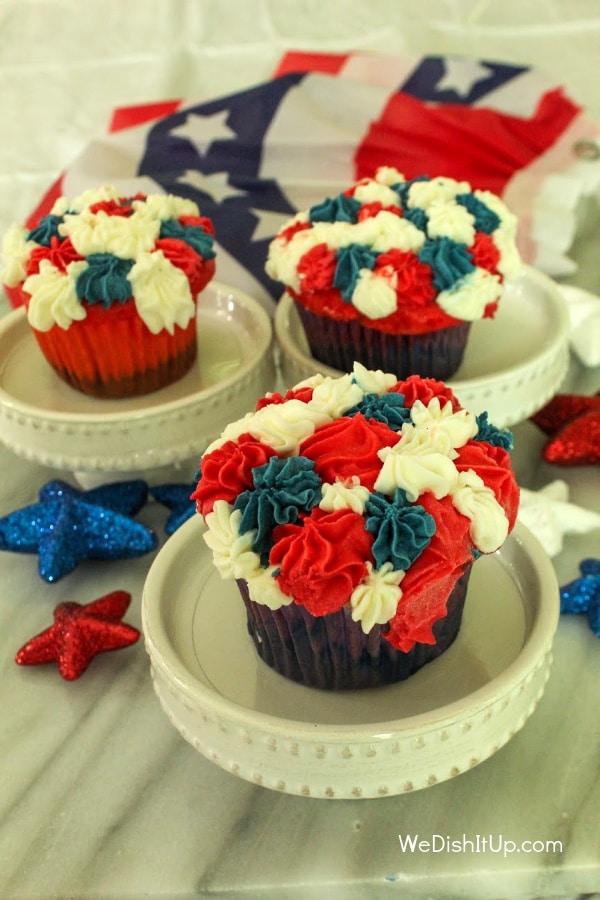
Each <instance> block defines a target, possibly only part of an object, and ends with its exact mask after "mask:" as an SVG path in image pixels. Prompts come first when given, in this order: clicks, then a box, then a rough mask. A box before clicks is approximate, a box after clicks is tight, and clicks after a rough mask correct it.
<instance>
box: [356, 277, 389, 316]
mask: <svg viewBox="0 0 600 900" xmlns="http://www.w3.org/2000/svg"><path fill="white" fill-rule="evenodd" d="M396 281H397V277H396V275H395V273H394V274H393V276H392V279H391V280H389V279H386V278H385V277H382V276H381V275H378V274H377V273H376V272H372V271H371V270H370V269H361V270H360V273H359V276H358V281H357V282H356V287H355V288H354V294H353V295H352V303H353V304H354V306H355V307H356V308H357V310H358V311H359V312H361V313H362V314H363V315H364V316H366V317H367V318H368V319H383V318H385V316H391V315H392V314H393V313H395V312H396V304H397V302H398V301H397V297H396V290H395V288H396Z"/></svg>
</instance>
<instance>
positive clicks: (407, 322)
mask: <svg viewBox="0 0 600 900" xmlns="http://www.w3.org/2000/svg"><path fill="white" fill-rule="evenodd" d="M515 235H516V219H515V217H514V216H513V215H512V213H510V212H509V210H508V209H507V207H506V206H505V205H504V203H503V202H502V201H501V200H500V199H499V198H498V197H496V196H495V195H494V194H492V193H490V192H489V191H480V190H475V191H472V190H471V186H470V185H469V184H468V183H467V182H465V181H455V180H453V179H452V178H444V177H437V178H429V177H428V176H425V175H424V176H421V177H419V178H413V179H411V180H410V181H406V180H405V179H404V176H403V175H402V174H401V173H400V172H398V171H397V170H396V169H392V168H387V167H383V168H380V169H378V170H377V172H376V173H375V176H374V178H364V179H362V180H361V181H359V182H357V183H356V184H355V185H353V186H352V187H351V188H349V189H348V190H347V191H345V192H344V193H343V194H340V195H338V196H336V197H334V198H328V199H326V200H325V201H324V202H323V203H319V204H317V205H316V206H312V207H311V208H310V209H309V210H308V211H306V212H300V213H298V214H297V215H296V216H294V218H293V219H292V220H291V221H290V222H289V223H288V224H286V225H285V226H284V227H283V228H282V229H281V230H280V231H279V233H278V234H277V236H276V237H275V238H274V240H273V241H272V243H271V245H270V248H269V255H268V259H267V263H266V271H267V274H268V275H269V276H270V277H271V278H273V279H275V280H276V281H280V282H282V283H283V284H284V286H285V288H286V290H287V291H288V292H289V294H290V295H291V296H292V297H293V299H294V301H295V302H296V305H297V309H298V312H299V315H300V318H301V320H302V324H303V326H304V330H305V332H306V336H307V340H308V343H309V346H310V350H311V353H312V355H313V357H314V358H315V359H318V360H320V361H321V362H324V363H326V364H327V365H329V366H332V367H334V368H337V369H339V370H341V371H343V372H345V371H349V370H350V369H351V368H352V364H353V362H354V360H357V361H358V362H361V363H362V364H363V365H365V366H367V367H369V368H372V369H383V370H384V371H389V372H394V374H396V375H397V376H398V377H401V378H404V377H407V376H408V375H410V374H418V375H421V376H423V377H433V378H439V379H447V378H450V377H451V376H452V375H454V374H455V372H456V371H457V369H458V368H459V366H460V364H461V362H462V359H463V355H464V351H465V346H466V343H467V338H468V336H469V331H470V327H471V323H472V322H474V321H476V320H477V319H481V318H489V317H493V315H494V313H495V311H496V309H497V306H498V302H499V300H500V298H501V294H502V290H503V283H504V280H505V278H510V277H514V276H516V275H517V274H518V272H519V269H520V265H521V263H520V258H519V254H518V251H517V249H516V244H515Z"/></svg>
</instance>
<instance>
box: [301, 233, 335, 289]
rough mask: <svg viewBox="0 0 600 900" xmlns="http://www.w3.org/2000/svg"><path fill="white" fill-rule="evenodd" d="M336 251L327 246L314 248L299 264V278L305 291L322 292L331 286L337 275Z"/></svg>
mask: <svg viewBox="0 0 600 900" xmlns="http://www.w3.org/2000/svg"><path fill="white" fill-rule="evenodd" d="M335 267H336V259H335V251H334V250H330V249H329V247H328V246H327V244H317V245H316V247H312V248H311V249H310V250H309V251H308V252H307V253H305V254H304V256H303V257H302V258H301V259H300V261H299V263H298V276H299V278H300V283H301V285H302V290H303V291H322V290H325V289H327V288H329V287H330V286H331V283H332V282H333V277H334V275H335Z"/></svg>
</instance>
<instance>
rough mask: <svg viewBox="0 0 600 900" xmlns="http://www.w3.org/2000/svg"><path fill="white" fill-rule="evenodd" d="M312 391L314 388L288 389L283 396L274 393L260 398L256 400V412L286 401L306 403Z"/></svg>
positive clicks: (310, 397)
mask: <svg viewBox="0 0 600 900" xmlns="http://www.w3.org/2000/svg"><path fill="white" fill-rule="evenodd" d="M313 391H314V388H312V387H308V386H306V387H300V388H290V389H289V391H287V392H286V394H285V396H283V395H282V394H280V393H278V392H277V391H276V392H275V393H273V394H269V396H268V397H261V398H260V400H257V402H256V410H257V412H258V410H259V409H263V408H264V407H265V406H271V405H272V404H276V405H277V404H281V403H287V401H288V400H300V401H301V402H302V403H308V402H309V401H310V400H311V399H312V395H313Z"/></svg>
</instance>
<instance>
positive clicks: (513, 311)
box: [275, 266, 569, 428]
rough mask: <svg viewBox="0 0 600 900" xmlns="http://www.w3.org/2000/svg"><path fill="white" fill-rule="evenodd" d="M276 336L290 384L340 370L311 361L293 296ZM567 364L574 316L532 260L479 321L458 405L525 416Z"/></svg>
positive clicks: (499, 415) (504, 419) (511, 418)
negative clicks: (495, 309) (493, 312)
mask: <svg viewBox="0 0 600 900" xmlns="http://www.w3.org/2000/svg"><path fill="white" fill-rule="evenodd" d="M275 335H276V338H277V343H278V346H279V352H280V357H281V372H282V378H283V380H284V382H285V384H286V386H287V387H290V386H291V385H293V384H296V383H297V382H299V381H303V380H304V379H305V378H309V377H310V376H311V375H314V374H315V373H316V372H320V373H322V374H324V375H333V376H334V377H337V376H339V375H340V372H339V371H338V370H337V369H332V368H330V367H329V366H326V365H324V364H323V363H321V362H319V361H318V360H316V359H313V358H312V357H311V355H310V351H309V349H308V343H307V341H306V336H305V334H304V329H303V327H302V323H301V321H300V317H299V315H298V313H297V311H296V308H295V306H294V301H293V300H292V298H291V297H290V296H289V295H288V294H285V295H284V296H283V297H282V299H281V300H280V301H279V304H278V306H277V310H276V312H275ZM568 365H569V318H568V313H567V308H566V304H565V301H564V299H563V297H562V295H561V293H560V291H559V289H558V287H557V286H556V284H555V283H554V282H553V281H552V280H551V279H550V278H548V277H547V276H546V275H544V274H543V273H541V272H538V271H537V270H536V269H533V268H531V267H529V266H526V267H524V270H523V274H522V275H521V276H520V277H519V278H518V279H516V280H514V281H511V282H507V284H506V287H505V292H504V295H503V297H502V299H501V301H500V304H499V307H498V312H497V313H496V316H495V318H494V319H484V320H481V321H479V322H474V323H473V325H472V327H471V331H470V334H469V340H468V342H467V347H466V351H465V356H464V359H463V362H462V365H461V367H460V369H459V370H458V372H457V373H456V374H455V375H454V377H453V378H452V379H450V380H449V382H448V383H449V384H450V385H451V386H452V388H453V390H454V392H455V394H456V396H457V398H458V400H459V401H460V403H461V404H462V405H463V406H464V407H466V408H467V409H470V410H471V411H472V412H473V413H475V414H478V413H480V412H483V411H484V410H487V412H488V413H489V416H490V421H491V422H493V423H494V425H496V426H497V427H498V428H504V427H506V426H509V425H516V424H517V423H518V422H522V421H524V420H525V419H526V418H528V417H529V416H530V415H532V414H533V413H534V412H536V411H537V410H538V409H541V407H542V406H544V404H545V403H547V401H548V400H550V398H551V397H552V396H553V395H554V394H555V393H556V391H557V389H558V387H559V386H560V384H561V382H562V380H563V378H564V377H565V375H566V372H567V368H568Z"/></svg>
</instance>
